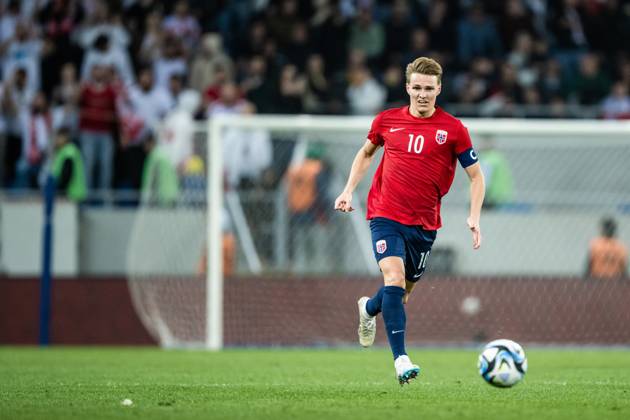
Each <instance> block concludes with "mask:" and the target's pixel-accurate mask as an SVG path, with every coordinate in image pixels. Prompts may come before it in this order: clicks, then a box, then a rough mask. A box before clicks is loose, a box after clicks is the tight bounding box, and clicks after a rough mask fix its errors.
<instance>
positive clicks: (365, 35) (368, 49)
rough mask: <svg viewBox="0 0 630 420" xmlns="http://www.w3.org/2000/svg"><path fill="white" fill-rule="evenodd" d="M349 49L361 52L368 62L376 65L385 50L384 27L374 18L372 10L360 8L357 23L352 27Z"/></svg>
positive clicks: (365, 7)
mask: <svg viewBox="0 0 630 420" xmlns="http://www.w3.org/2000/svg"><path fill="white" fill-rule="evenodd" d="M348 48H350V49H357V50H361V51H363V52H364V53H365V56H366V58H367V60H368V62H370V63H371V64H372V63H375V61H376V60H377V59H378V58H380V56H381V54H382V53H383V49H384V48H385V31H384V30H383V26H382V25H381V24H380V23H379V22H376V21H374V19H373V18H372V9H371V8H370V7H367V6H364V7H360V8H359V11H358V14H357V17H356V18H355V21H354V22H353V23H352V25H351V26H350V35H349V39H348Z"/></svg>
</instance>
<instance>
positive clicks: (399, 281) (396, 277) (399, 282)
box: [383, 272, 405, 289]
mask: <svg viewBox="0 0 630 420" xmlns="http://www.w3.org/2000/svg"><path fill="white" fill-rule="evenodd" d="M383 279H384V281H385V286H396V287H400V288H402V289H404V288H405V274H404V273H401V272H391V273H384V276H383Z"/></svg>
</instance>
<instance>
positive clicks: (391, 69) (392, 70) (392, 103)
mask: <svg viewBox="0 0 630 420" xmlns="http://www.w3.org/2000/svg"><path fill="white" fill-rule="evenodd" d="M404 77H405V74H404V73H403V68H402V67H401V66H399V65H397V64H390V65H389V66H388V67H387V68H386V69H385V74H384V75H383V84H384V85H385V89H386V90H387V99H386V103H387V105H386V106H387V107H388V108H393V107H397V106H403V105H405V104H406V103H407V102H408V101H409V95H407V93H406V92H405V89H403V87H402V86H403V85H404Z"/></svg>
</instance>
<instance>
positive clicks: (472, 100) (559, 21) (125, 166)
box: [0, 0, 630, 195]
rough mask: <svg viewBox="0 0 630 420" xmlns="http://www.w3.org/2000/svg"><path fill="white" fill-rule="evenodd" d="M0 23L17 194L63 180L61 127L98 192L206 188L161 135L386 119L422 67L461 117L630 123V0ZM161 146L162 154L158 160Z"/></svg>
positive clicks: (101, 15)
mask: <svg viewBox="0 0 630 420" xmlns="http://www.w3.org/2000/svg"><path fill="white" fill-rule="evenodd" d="M0 7H1V11H0V57H1V76H2V83H1V87H0V110H1V113H0V154H1V155H2V156H1V157H2V171H1V172H2V173H1V174H0V175H1V177H2V185H3V186H4V187H7V188H35V187H37V186H38V185H39V184H40V183H41V179H40V178H41V176H40V174H41V173H42V167H43V166H45V165H47V164H48V165H50V164H52V163H51V162H52V161H47V159H46V157H47V156H50V154H51V152H52V150H53V149H54V148H55V147H56V146H55V145H56V144H57V145H58V146H57V147H62V146H64V145H66V144H67V143H68V142H67V141H64V139H61V140H60V141H55V138H56V136H57V133H58V131H59V130H60V129H63V133H64V136H66V135H68V134H67V133H69V135H70V137H71V138H72V139H73V140H74V141H75V142H76V143H77V146H78V149H79V150H80V157H81V159H82V165H83V166H84V170H83V174H82V176H83V177H84V178H85V183H86V185H87V187H88V189H89V190H94V189H98V190H107V189H109V188H111V187H116V188H119V189H130V190H139V189H140V188H141V186H142V183H143V178H144V182H145V183H146V182H148V181H147V179H149V180H150V179H152V174H151V173H149V174H147V173H146V166H147V163H151V165H152V166H151V168H154V169H155V168H157V169H155V170H159V168H160V167H161V166H160V162H163V161H168V162H170V163H171V164H172V166H173V168H174V171H175V173H174V174H172V175H173V176H177V174H178V173H180V174H181V173H182V172H185V171H192V172H193V173H198V172H199V171H201V170H202V168H201V167H200V165H202V162H198V161H195V160H191V159H190V157H191V156H192V154H193V151H192V150H191V147H192V146H191V145H190V144H188V143H186V142H183V143H182V142H178V141H176V139H175V137H177V136H181V135H182V134H181V131H179V130H177V129H173V130H171V131H170V132H166V133H164V132H162V133H160V132H159V131H158V130H157V129H156V127H158V125H159V123H160V122H162V121H164V120H165V119H169V118H170V119H171V120H173V121H174V122H175V126H174V127H179V126H178V125H177V124H178V121H179V122H182V121H183V122H186V121H187V120H186V118H196V119H204V118H212V116H213V115H217V114H219V113H221V114H225V113H231V114H251V113H282V114H297V113H313V114H355V115H358V114H361V115H373V114H375V113H377V112H378V111H380V110H381V109H383V108H385V107H389V106H399V105H402V104H404V103H406V102H407V96H406V93H405V90H404V81H405V80H404V69H405V66H406V64H407V63H408V62H410V61H412V60H413V59H414V58H416V57H418V56H431V57H433V58H435V59H437V60H438V61H439V62H440V63H442V65H443V67H444V69H445V74H444V80H443V84H444V88H443V90H442V94H441V97H440V99H439V103H440V104H441V105H443V106H445V107H446V108H447V110H451V111H452V112H455V113H456V114H457V115H458V116H493V117H513V116H516V117H544V118H552V117H563V118H568V117H598V118H610V119H619V118H630V96H629V93H628V92H629V89H630V42H628V41H629V40H630V0H557V1H550V0H487V1H473V0H431V1H429V0H383V1H376V0H311V1H306V0H303V1H298V0H232V1H230V0H223V1H220V0H218V1H207V0H175V1H159V0H111V1H105V0H22V1H16V0H0ZM182 118H183V119H182ZM240 134H241V137H242V134H243V133H240ZM247 136H249V137H252V136H253V137H257V138H258V141H256V142H253V143H252V144H254V146H252V147H253V149H252V148H250V147H249V146H247V145H245V144H243V145H242V146H239V148H240V149H239V152H238V153H242V154H243V155H242V157H243V158H242V159H241V158H240V157H241V155H239V156H238V159H236V161H235V162H234V163H233V164H234V165H235V166H237V167H240V169H238V170H236V171H237V172H236V175H234V174H232V175H233V176H232V181H231V182H234V183H238V182H240V181H239V176H240V175H239V173H242V172H243V171H245V172H246V171H247V170H248V169H249V170H250V172H251V173H248V174H245V175H246V176H247V177H249V178H256V177H258V176H260V174H261V172H260V171H261V170H262V166H264V165H268V164H269V162H270V159H271V157H270V156H269V154H270V153H271V151H270V147H271V146H270V139H269V138H266V137H265V134H264V133H252V132H250V133H247ZM234 137H235V138H236V137H238V136H234ZM234 142H235V144H236V142H237V140H234ZM156 143H157V144H160V143H162V144H164V145H165V147H164V148H163V150H162V152H164V153H163V154H164V156H155V154H154V156H152V159H147V157H149V156H151V153H152V151H154V148H155V144H156ZM169 145H170V146H169ZM169 147H170V148H169ZM250 149H251V150H250ZM247 153H249V154H250V155H251V159H250V160H249V161H248V160H247V156H246V154H247ZM73 156H74V155H73ZM232 157H234V156H232ZM261 159H262V161H261ZM75 160H76V156H75ZM243 162H245V163H243ZM59 165H60V166H59V168H60V169H58V171H59V172H60V173H61V172H63V173H66V174H67V173H68V170H67V169H68V166H67V165H66V168H63V166H64V165H62V164H59ZM252 168H254V169H255V170H253V171H251V169H252ZM70 170H71V169H70ZM238 171H241V172H238ZM76 172H77V170H76V169H75V170H74V175H75V176H76ZM143 172H145V173H143ZM167 172H168V171H167ZM158 174H159V176H158V178H159V177H162V178H164V176H165V175H164V174H163V173H161V172H158ZM153 175H154V176H153V178H155V174H153ZM228 175H229V174H228ZM245 175H244V176H245ZM228 178H229V177H228ZM167 184H168V183H167ZM166 190H168V188H166ZM168 193H169V192H168V191H165V192H164V194H167V195H168Z"/></svg>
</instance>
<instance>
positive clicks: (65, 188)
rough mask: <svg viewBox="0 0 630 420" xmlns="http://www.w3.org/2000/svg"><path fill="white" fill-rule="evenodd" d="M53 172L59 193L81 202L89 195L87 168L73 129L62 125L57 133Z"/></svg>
mask: <svg viewBox="0 0 630 420" xmlns="http://www.w3.org/2000/svg"><path fill="white" fill-rule="evenodd" d="M51 173H52V175H53V177H55V181H56V190H57V194H58V195H60V196H63V197H67V198H68V199H69V200H72V201H75V202H81V201H83V200H85V198H86V196H87V184H86V181H85V168H84V165H83V157H82V156H81V152H80V151H79V148H78V147H77V146H75V145H74V143H73V142H72V140H71V131H70V129H68V128H67V127H61V128H59V129H58V130H57V132H56V133H55V151H54V155H53V159H52V165H51Z"/></svg>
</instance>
